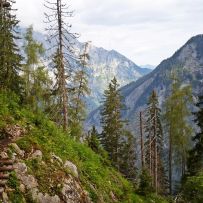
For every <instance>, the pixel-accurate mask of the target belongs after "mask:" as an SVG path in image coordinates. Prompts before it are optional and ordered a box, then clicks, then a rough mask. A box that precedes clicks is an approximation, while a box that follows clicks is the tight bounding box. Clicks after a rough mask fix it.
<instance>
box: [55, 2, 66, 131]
mask: <svg viewBox="0 0 203 203" xmlns="http://www.w3.org/2000/svg"><path fill="white" fill-rule="evenodd" d="M61 12H62V10H61V0H57V16H58V18H57V19H58V31H59V59H60V62H59V67H58V69H59V73H61V74H59V80H60V81H61V82H60V84H61V86H59V92H60V94H61V95H60V97H61V99H62V106H63V128H64V130H66V129H67V126H68V109H67V103H68V98H67V97H68V96H67V88H66V76H65V65H64V58H63V31H62V13H61Z"/></svg>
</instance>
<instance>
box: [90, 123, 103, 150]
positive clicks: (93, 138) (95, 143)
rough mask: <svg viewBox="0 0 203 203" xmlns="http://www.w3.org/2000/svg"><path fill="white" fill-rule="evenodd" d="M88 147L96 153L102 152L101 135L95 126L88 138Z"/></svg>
mask: <svg viewBox="0 0 203 203" xmlns="http://www.w3.org/2000/svg"><path fill="white" fill-rule="evenodd" d="M87 143H88V146H89V147H90V148H91V149H92V150H93V151H94V152H96V153H99V152H100V147H101V146H100V142H99V133H98V132H97V130H96V128H95V126H93V127H92V129H91V130H90V131H89V132H88V137H87Z"/></svg>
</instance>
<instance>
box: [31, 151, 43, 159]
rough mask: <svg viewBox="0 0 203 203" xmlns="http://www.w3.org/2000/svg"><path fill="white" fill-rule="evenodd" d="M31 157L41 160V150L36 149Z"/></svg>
mask: <svg viewBox="0 0 203 203" xmlns="http://www.w3.org/2000/svg"><path fill="white" fill-rule="evenodd" d="M32 158H33V159H39V160H42V152H41V151H40V150H36V151H35V152H34V153H33V154H32Z"/></svg>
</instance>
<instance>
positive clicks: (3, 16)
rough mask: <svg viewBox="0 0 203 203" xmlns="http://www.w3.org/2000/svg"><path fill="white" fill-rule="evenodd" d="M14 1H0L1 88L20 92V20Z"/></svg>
mask: <svg viewBox="0 0 203 203" xmlns="http://www.w3.org/2000/svg"><path fill="white" fill-rule="evenodd" d="M13 3H14V2H13V1H12V0H7V1H0V89H1V90H2V89H4V90H12V91H15V92H16V93H17V94H19V92H20V88H21V78H20V76H19V71H20V69H21V60H22V57H21V56H20V54H19V49H18V47H17V45H16V42H15V41H16V40H17V39H18V33H17V31H16V28H17V25H18V20H17V19H16V15H15V14H14V9H12V7H13Z"/></svg>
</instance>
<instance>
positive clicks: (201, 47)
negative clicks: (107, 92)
mask: <svg viewBox="0 0 203 203" xmlns="http://www.w3.org/2000/svg"><path fill="white" fill-rule="evenodd" d="M173 71H176V72H177V73H178V77H179V79H180V81H181V82H182V83H183V84H191V85H192V89H193V93H194V94H197V93H200V92H201V93H202V91H203V80H202V78H203V35H197V36H195V37H192V38H191V39H190V40H189V41H188V42H187V43H186V44H185V45H184V46H183V47H181V48H180V49H179V50H178V51H176V52H175V53H174V54H173V56H172V57H170V58H168V59H166V60H164V61H162V62H161V63H160V65H158V66H157V67H156V69H154V70H153V71H152V72H151V73H149V74H148V75H146V76H144V77H142V78H140V79H138V80H137V81H136V82H132V83H130V84H128V85H126V86H124V87H123V88H121V92H122V95H123V96H124V103H125V105H126V107H127V111H126V112H125V114H124V117H125V118H128V119H129V120H130V123H131V124H133V122H132V121H133V120H134V117H135V113H136V112H137V111H138V110H139V108H141V107H142V106H143V105H145V104H146V102H147V100H148V97H149V95H150V93H151V92H152V90H154V89H155V90H156V91H157V92H158V95H159V100H160V103H162V102H163V100H164V99H165V97H166V96H167V94H169V93H170V85H171V78H170V75H171V72H173ZM93 124H94V125H96V126H99V109H97V110H95V111H93V112H92V113H91V114H90V115H89V117H88V119H87V122H86V126H91V125H93Z"/></svg>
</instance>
